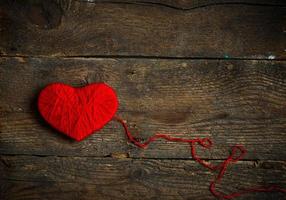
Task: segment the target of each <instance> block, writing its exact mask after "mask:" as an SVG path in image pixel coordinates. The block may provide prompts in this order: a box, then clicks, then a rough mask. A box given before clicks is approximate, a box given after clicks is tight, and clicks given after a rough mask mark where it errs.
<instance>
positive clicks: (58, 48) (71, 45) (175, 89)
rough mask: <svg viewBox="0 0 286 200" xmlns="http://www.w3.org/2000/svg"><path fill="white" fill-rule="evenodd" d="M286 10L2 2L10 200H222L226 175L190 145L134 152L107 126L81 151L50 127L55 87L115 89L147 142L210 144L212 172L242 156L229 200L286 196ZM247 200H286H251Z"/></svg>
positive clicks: (0, 171)
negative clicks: (284, 190) (47, 99)
mask: <svg viewBox="0 0 286 200" xmlns="http://www.w3.org/2000/svg"><path fill="white" fill-rule="evenodd" d="M285 6H286V3H285V2H284V1H264V0H263V1H255V0H236V1H234V0H214V1H211V0H205V1H191V0H190V1H185V0H174V1H172V0H146V1H135V0H92V1H87V0H79V1H76V0H56V1H52V0H51V1H40V0H27V1H25V2H24V1H20V0H13V1H8V0H1V1H0V56H1V57H0V199H1V200H2V199H3V200H16V199H17V200H18V199H19V200H20V199H21V200H22V199H29V200H30V199H152V200H154V199H194V200H196V199H199V200H203V199H215V198H214V197H213V196H212V195H211V193H210V192H209V182H210V181H211V180H213V178H214V176H215V175H216V173H213V172H210V171H208V170H207V169H205V168H203V167H202V166H200V165H199V164H198V163H196V162H195V161H194V160H193V159H192V157H191V155H190V149H189V147H188V146H187V145H185V144H178V143H172V142H165V141H162V140H161V141H157V142H155V143H153V144H151V145H150V147H149V148H148V149H146V150H141V149H138V148H136V147H135V146H133V145H132V144H130V143H128V142H127V140H126V137H125V135H124V131H123V129H122V127H121V126H120V124H118V123H117V122H115V121H112V122H110V123H109V124H107V125H106V126H105V127H104V128H103V129H102V130H101V131H99V132H98V133H97V134H94V135H91V136H90V137H88V138H87V139H86V140H84V141H82V142H80V143H78V142H74V141H72V140H71V139H68V138H66V137H65V136H63V135H61V134H59V133H58V132H57V131H55V130H54V129H52V128H51V127H50V126H49V125H48V124H47V123H46V122H44V120H43V119H42V118H41V117H40V115H39V113H38V111H37V107H36V102H37V95H38V94H39V91H40V90H41V89H42V88H43V87H44V86H45V85H47V84H48V83H51V82H64V83H67V84H71V85H73V86H84V85H86V84H88V83H92V82H106V83H108V84H109V85H111V86H112V87H114V88H115V90H116V91H117V93H118V98H119V101H120V107H119V110H118V115H119V116H121V117H123V118H124V119H126V120H127V123H128V124H129V126H130V130H131V131H132V132H133V133H134V135H135V136H136V137H137V138H139V139H141V140H145V139H147V138H148V137H149V136H151V135H153V134H154V133H156V132H165V133H170V134H172V136H177V137H183V138H196V137H201V138H203V137H210V138H211V139H212V140H213V141H214V147H213V148H212V149H211V150H209V151H204V150H202V149H198V153H199V155H200V156H201V157H203V158H204V159H206V160H208V161H209V162H212V163H218V162H222V161H223V159H225V158H226V157H227V156H228V154H229V152H230V147H231V146H232V145H235V144H242V145H244V146H245V148H246V149H247V150H248V152H247V155H246V156H245V158H244V159H243V160H242V161H240V162H238V164H236V165H231V166H230V168H229V170H228V171H227V174H226V176H225V178H224V179H223V181H222V183H221V184H219V185H218V187H217V189H218V190H219V191H222V192H225V193H230V192H234V191H237V190H239V189H242V188H246V187H251V186H255V185H269V184H277V185H280V186H282V187H286V173H285V169H286V153H285V150H286V140H285V139H286V131H285V130H286V61H285V58H286V51H285V49H286V34H285V28H286V19H285V18H286V9H285ZM238 199H265V200H266V199H286V196H285V195H283V194H280V193H269V194H268V193H267V194H266V193H255V194H249V195H245V196H242V197H240V198H238Z"/></svg>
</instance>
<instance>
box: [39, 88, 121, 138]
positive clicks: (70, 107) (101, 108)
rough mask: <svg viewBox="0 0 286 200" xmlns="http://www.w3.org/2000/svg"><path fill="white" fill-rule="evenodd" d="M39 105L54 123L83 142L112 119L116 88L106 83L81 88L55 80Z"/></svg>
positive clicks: (50, 122) (43, 92) (114, 109)
mask: <svg viewBox="0 0 286 200" xmlns="http://www.w3.org/2000/svg"><path fill="white" fill-rule="evenodd" d="M38 108H39V111H40V113H41V115H42V116H43V117H44V119H45V120H46V121H47V122H48V123H49V124H50V125H51V126H53V127H54V128H55V129H57V130H58V131H60V132H62V133H64V134H66V135H67V136H69V137H71V138H73V139H75V140H77V141H80V140H82V139H84V138H85V137H87V136H89V135H90V134H92V133H93V132H94V131H97V130H99V129H101V128H102V127H103V126H104V125H105V124H106V123H108V122H109V121H110V120H111V119H112V117H113V116H114V114H115V113H116V110H117V108H118V100H117V97H116V93H115V92H114V90H113V89H112V88H111V87H109V86H108V85H106V84H104V83H94V84H90V85H88V86H86V87H82V88H73V87H70V86H68V85H65V84H63V83H53V84H50V85H48V86H47V87H46V88H44V89H43V90H42V92H41V93H40V95H39V99H38Z"/></svg>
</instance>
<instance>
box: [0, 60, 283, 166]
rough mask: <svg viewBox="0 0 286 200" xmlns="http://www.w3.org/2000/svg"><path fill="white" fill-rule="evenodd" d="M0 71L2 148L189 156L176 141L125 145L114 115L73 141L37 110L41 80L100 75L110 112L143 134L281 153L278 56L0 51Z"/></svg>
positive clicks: (221, 151) (257, 153) (214, 153)
mask: <svg viewBox="0 0 286 200" xmlns="http://www.w3.org/2000/svg"><path fill="white" fill-rule="evenodd" d="M0 75H1V77H2V78H1V80H0V90H1V95H2V98H1V101H0V107H1V111H2V115H1V127H0V130H1V135H0V144H1V145H0V153H2V154H27V155H65V156H67V155H69V156H73V155H77V156H114V155H117V154H119V155H123V156H125V157H126V156H127V157H132V158H140V157H146V158H190V152H189V148H188V146H187V145H183V144H177V143H166V142H164V141H158V142H156V144H154V145H151V146H150V148H149V149H148V150H144V151H142V150H140V149H137V148H136V147H134V146H133V145H127V144H126V138H125V136H124V132H123V129H122V127H121V126H120V125H119V124H118V123H116V122H111V123H109V124H108V125H107V126H106V127H105V128H104V129H102V130H101V131H100V133H98V134H94V135H92V136H90V137H89V138H87V140H85V141H83V142H81V143H76V142H73V141H71V140H68V139H67V138H65V137H63V136H61V135H60V134H58V133H57V132H56V131H54V130H53V129H51V128H50V127H49V126H48V125H47V124H46V123H45V122H44V121H43V120H42V118H41V117H40V116H39V114H38V113H37V108H36V100H37V95H38V92H39V91H40V90H41V89H42V88H43V87H44V86H45V85H46V84H48V83H51V82H65V83H67V84H71V85H73V86H83V85H85V84H86V83H88V82H90V83H91V82H100V81H103V82H106V83H108V84H110V85H111V86H112V87H114V88H115V89H116V91H117V93H118V98H119V101H120V108H119V111H118V115H120V116H122V117H123V118H124V119H126V120H127V123H128V124H129V125H130V129H131V130H132V131H133V132H134V134H135V135H136V136H137V137H139V138H141V139H143V140H144V139H146V138H148V137H149V136H151V135H153V134H154V133H155V132H166V133H173V135H176V136H178V137H188V138H195V137H211V138H212V139H213V141H214V143H215V147H214V148H213V149H212V150H211V151H206V152H204V151H199V152H200V155H201V156H202V157H204V158H208V159H224V158H225V157H226V156H227V154H228V152H229V150H230V146H232V145H235V144H243V145H245V147H246V148H247V149H248V151H249V152H248V154H247V156H246V157H245V158H246V159H254V160H255V159H261V160H269V159H270V160H285V158H286V154H285V146H286V143H285V134H286V132H285V128H286V127H285V125H286V121H285V120H286V118H285V114H286V113H285V102H286V101H285V98H286V96H285V94H286V93H285V90H286V82H285V77H286V68H285V62H284V61H235V60H164V59H160V60H152V59H93V58H89V59H80V58H79V59H75V58H73V59H61V58H30V59H27V58H2V59H1V64H0ZM15 94H16V95H15ZM174 133H177V134H174Z"/></svg>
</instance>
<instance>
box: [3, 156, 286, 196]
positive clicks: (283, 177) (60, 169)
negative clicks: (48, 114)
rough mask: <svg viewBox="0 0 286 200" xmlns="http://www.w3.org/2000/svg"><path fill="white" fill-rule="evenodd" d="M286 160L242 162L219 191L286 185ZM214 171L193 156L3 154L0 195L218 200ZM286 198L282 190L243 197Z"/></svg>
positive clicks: (231, 167) (236, 166)
mask: <svg viewBox="0 0 286 200" xmlns="http://www.w3.org/2000/svg"><path fill="white" fill-rule="evenodd" d="M285 166H286V163H285V162H258V163H256V162H251V161H247V162H246V161H244V162H239V163H238V164H236V165H232V166H230V168H229V169H228V171H227V173H226V175H225V178H224V180H223V182H222V183H221V184H220V185H218V191H223V192H233V191H237V190H238V189H242V188H246V187H250V186H254V185H267V184H276V185H280V186H285V184H286V174H285V173H284V171H285ZM214 175H215V173H210V172H209V171H207V170H206V169H205V168H202V167H201V166H200V165H199V164H197V163H194V161H190V160H152V159H143V160H141V159H138V160H137V159H136V160H134V159H109V158H105V159H97V158H92V157H86V158H83V157H53V156H52V157H36V156H1V162H0V177H1V191H0V197H1V199H3V200H8V199H13V200H16V199H39V198H40V199H95V198H96V199H114V198H115V199H214V197H213V196H212V195H211V193H210V192H209V182H210V181H211V180H212V179H213V177H214ZM272 198H273V199H283V198H285V196H283V195H282V194H279V193H271V194H263V193H260V194H259V193H257V194H250V195H246V196H244V197H243V198H239V199H272Z"/></svg>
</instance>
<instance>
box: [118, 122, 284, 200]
mask: <svg viewBox="0 0 286 200" xmlns="http://www.w3.org/2000/svg"><path fill="white" fill-rule="evenodd" d="M114 120H116V121H118V122H119V123H120V124H121V125H122V126H123V128H124V131H125V134H126V136H127V139H128V140H129V141H130V142H132V143H133V144H134V145H136V146H137V147H139V148H144V149H145V148H147V147H148V146H149V144H150V143H152V142H154V141H155V140H158V139H165V140H167V141H172V142H181V143H188V144H190V148H191V155H192V157H193V159H194V160H195V161H196V162H198V163H199V164H201V165H202V166H204V167H205V168H207V169H209V170H210V171H218V175H217V176H216V177H215V178H214V180H213V181H211V182H210V192H211V193H212V194H213V195H214V196H215V197H217V198H223V199H233V198H235V197H238V196H241V195H243V194H248V193H254V192H281V193H286V189H284V188H281V187H279V186H276V185H271V186H268V187H252V188H247V189H244V190H240V191H239V192H233V193H231V194H224V193H221V192H218V191H216V184H217V183H220V182H221V180H222V178H223V177H224V175H225V172H226V170H227V167H228V165H230V164H232V163H236V162H237V161H239V160H241V159H242V158H243V156H244V155H245V154H246V150H245V148H244V147H243V146H242V145H235V146H233V147H232V149H231V153H230V155H229V156H228V157H227V158H226V159H225V160H224V161H223V162H222V163H220V164H218V165H213V164H211V163H207V162H205V161H204V160H202V159H201V158H200V157H199V156H198V155H197V154H196V149H195V144H198V145H200V146H202V147H204V148H206V149H210V148H211V146H212V141H211V140H210V139H209V138H196V139H184V138H177V137H171V136H169V135H166V134H160V133H157V134H155V135H153V136H151V137H150V138H148V139H147V140H146V141H145V142H143V143H141V142H139V141H137V140H136V139H135V138H134V137H133V136H132V134H131V132H130V131H129V129H128V126H127V124H126V122H125V121H124V120H123V119H121V118H120V117H118V116H114Z"/></svg>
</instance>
